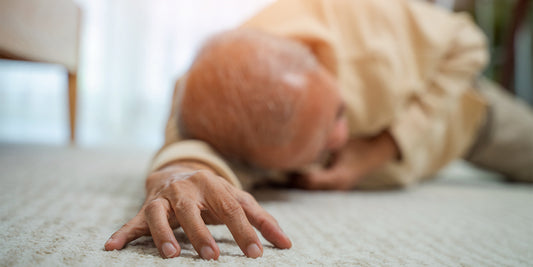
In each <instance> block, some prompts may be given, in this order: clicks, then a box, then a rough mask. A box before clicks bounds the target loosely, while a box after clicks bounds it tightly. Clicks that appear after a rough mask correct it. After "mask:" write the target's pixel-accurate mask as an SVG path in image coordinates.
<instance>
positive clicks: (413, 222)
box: [0, 145, 533, 266]
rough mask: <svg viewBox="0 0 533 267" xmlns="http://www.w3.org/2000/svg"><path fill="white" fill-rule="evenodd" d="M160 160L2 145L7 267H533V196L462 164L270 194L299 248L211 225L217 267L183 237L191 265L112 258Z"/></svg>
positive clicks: (2, 250)
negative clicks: (251, 240) (258, 243)
mask: <svg viewBox="0 0 533 267" xmlns="http://www.w3.org/2000/svg"><path fill="white" fill-rule="evenodd" d="M150 156H151V153H150V152H147V151H141V150H125V151H118V150H115V151H113V150H81V149H72V148H53V147H29V146H15V145H0V170H1V176H0V177H1V180H0V181H1V183H0V201H1V202H0V203H1V206H0V240H1V242H0V265H1V266H37V265H39V266H112V265H121V266H132V265H135V266H148V265H154V266H177V265H182V264H186V265H204V266H208V265H209V266H211V265H227V266H249V265H263V266H272V265H276V266H279V265H288V266H294V265H322V266H346V265H349V266H383V265H385V266H413V265H430V266H437V265H438V266H528V265H529V266H531V264H532V263H533V186H531V185H523V184H507V183H503V182H501V181H500V180H499V179H498V178H497V177H494V176H491V175H489V174H486V173H482V172H479V171H475V170H472V169H469V168H468V167H465V165H464V164H460V163H457V164H454V165H453V166H452V167H451V168H448V169H447V170H445V171H444V172H443V173H442V174H440V175H439V176H442V177H440V178H439V179H437V180H435V181H431V182H428V183H425V184H422V185H419V186H416V187H413V188H409V189H406V190H397V191H375V192H349V193H339V192H304V191H298V190H261V191H258V192H255V196H256V197H257V199H258V200H259V202H260V203H261V205H262V206H263V207H264V208H265V209H266V210H268V211H269V212H270V213H271V214H272V215H274V217H276V218H277V219H278V221H279V222H280V224H281V226H282V227H283V229H284V230H285V232H286V233H287V234H288V235H289V236H290V237H291V239H292V241H293V248H292V249H289V250H279V249H275V248H273V247H272V246H271V245H270V244H269V243H268V242H266V241H264V240H263V244H264V247H265V250H264V255H263V257H262V258H259V259H255V260H253V259H248V258H246V257H244V256H243V255H242V253H241V252H240V250H239V248H238V247H237V245H236V244H235V242H234V241H233V239H232V237H231V234H230V233H229V231H228V230H227V229H226V228H225V226H210V227H209V229H210V230H211V232H212V233H213V235H214V237H215V239H216V240H217V243H218V244H219V246H220V251H221V257H220V258H219V260H218V261H216V262H215V261H204V260H201V259H199V257H198V256H197V253H196V252H195V251H194V249H193V248H192V246H191V244H190V243H189V242H188V240H187V238H186V237H185V235H184V234H183V232H182V231H181V230H176V231H175V233H176V237H177V239H178V242H179V243H180V244H181V246H182V255H181V256H180V257H178V258H174V259H162V258H160V256H159V254H158V251H157V249H156V248H155V246H154V244H153V242H152V240H151V238H149V237H144V238H141V239H139V240H137V241H135V242H133V243H132V244H130V245H128V246H127V247H126V248H125V249H124V250H122V251H112V252H106V251H104V250H103V244H104V242H105V241H106V239H107V238H108V237H109V236H110V235H111V234H112V233H113V232H114V231H115V230H116V229H118V228H119V227H120V226H121V225H122V224H124V223H125V222H126V221H127V220H128V219H129V218H131V217H132V216H133V215H135V214H136V212H137V210H138V208H139V207H140V205H141V203H142V199H143V196H144V192H143V185H144V174H145V171H146V167H147V163H148V161H149V159H150Z"/></svg>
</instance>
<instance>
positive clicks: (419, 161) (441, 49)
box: [361, 1, 488, 188]
mask: <svg viewBox="0 0 533 267" xmlns="http://www.w3.org/2000/svg"><path fill="white" fill-rule="evenodd" d="M406 12H407V16H408V18H409V21H410V23H408V25H407V26H408V27H410V30H409V33H410V39H411V40H413V41H414V42H416V43H418V44H423V46H422V47H420V46H419V47H418V49H417V50H416V51H415V52H416V56H415V58H418V59H417V61H418V62H422V63H423V64H421V65H419V68H420V71H419V73H421V74H422V75H421V76H420V77H422V81H423V83H422V84H421V87H420V89H419V90H416V89H415V90H413V91H412V92H411V93H410V94H408V95H407V97H406V98H405V104H404V105H405V106H404V108H401V109H400V110H398V111H397V115H396V116H395V119H394V120H393V121H392V123H391V126H390V128H389V130H390V132H391V134H392V136H393V137H394V139H395V141H396V143H397V145H398V147H399V150H400V151H401V160H399V161H395V162H391V163H389V164H387V165H386V166H385V167H384V168H382V169H381V170H380V171H378V172H376V173H374V174H372V175H371V176H370V177H368V178H367V179H366V180H365V181H363V183H362V184H361V187H363V188H372V187H383V186H398V185H400V186H405V185H409V184H411V183H414V182H416V181H418V180H420V179H423V178H427V177H428V176H430V175H433V174H434V172H435V171H436V170H438V169H440V168H442V167H443V166H444V165H446V164H447V163H449V162H450V161H452V160H453V159H455V158H457V157H460V156H462V155H463V154H464V153H465V152H466V149H467V148H468V147H469V145H470V144H471V143H472V142H473V138H474V137H475V133H476V131H477V129H478V128H479V125H480V123H481V122H482V117H483V116H484V114H485V113H484V111H485V104H484V101H483V99H482V98H481V97H480V96H479V95H478V94H477V92H475V90H474V89H473V88H474V85H473V84H474V81H475V78H476V77H477V76H478V75H479V74H480V72H481V70H482V69H483V67H484V66H485V64H486V63H487V61H488V50H487V45H486V40H485V37H484V35H483V33H482V32H481V30H480V29H479V28H478V27H477V26H476V25H475V24H474V23H473V21H472V20H471V18H470V17H469V16H468V15H466V14H453V13H449V12H446V11H444V10H440V9H436V8H434V7H433V6H429V5H428V4H426V3H421V2H419V1H410V2H408V5H406ZM414 47H416V46H414ZM430 53H434V54H433V55H432V56H426V55H429V54H430ZM428 58H430V59H431V60H428V61H425V60H427V59H428Z"/></svg>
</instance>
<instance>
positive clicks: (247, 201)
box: [240, 192, 256, 207]
mask: <svg viewBox="0 0 533 267" xmlns="http://www.w3.org/2000/svg"><path fill="white" fill-rule="evenodd" d="M240 202H241V205H243V206H248V207H250V206H253V205H254V204H255V203H256V201H255V198H254V197H253V196H252V194H250V193H248V192H243V193H242V195H241V198H240Z"/></svg>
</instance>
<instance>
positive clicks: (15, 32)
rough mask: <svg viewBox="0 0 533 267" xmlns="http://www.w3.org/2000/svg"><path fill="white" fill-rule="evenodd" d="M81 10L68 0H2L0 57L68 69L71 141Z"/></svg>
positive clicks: (74, 109)
mask: <svg viewBox="0 0 533 267" xmlns="http://www.w3.org/2000/svg"><path fill="white" fill-rule="evenodd" d="M80 24H81V10H80V8H79V7H78V6H77V5H76V4H75V3H74V2H73V1H71V0H47V1H41V0H1V1H0V58H3V59H10V60H24V61H34V62H48V63H55V64H60V65H62V66H64V67H65V68H66V70H67V71H68V110H69V124H70V125H69V126H70V141H71V143H72V144H73V143H74V142H75V140H76V102H77V96H76V95H77V88H76V87H77V73H78V62H79V56H78V55H79V52H78V51H79V46H80Z"/></svg>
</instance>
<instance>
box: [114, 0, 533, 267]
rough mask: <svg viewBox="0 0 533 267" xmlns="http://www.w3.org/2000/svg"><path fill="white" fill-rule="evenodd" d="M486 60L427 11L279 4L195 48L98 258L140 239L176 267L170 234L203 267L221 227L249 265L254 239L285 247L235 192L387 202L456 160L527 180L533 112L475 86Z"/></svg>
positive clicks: (457, 26)
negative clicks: (277, 191)
mask: <svg viewBox="0 0 533 267" xmlns="http://www.w3.org/2000/svg"><path fill="white" fill-rule="evenodd" d="M487 57H488V56H487V49H486V43H485V38H484V36H483V34H482V33H481V32H480V30H479V29H478V28H477V27H476V26H474V24H473V23H472V22H471V20H470V19H469V18H468V17H467V16H465V15H461V14H452V13H449V12H446V11H443V10H440V9H437V8H436V7H434V6H430V5H429V4H425V3H423V2H419V1H406V0H395V1H390V0H359V1H349V0H280V1H278V2H276V3H274V4H273V5H271V6H270V7H268V8H266V9H264V10H263V11H262V12H260V13H259V14H258V15H256V16H255V17H253V18H252V19H251V20H249V21H248V22H246V23H245V24H244V25H243V26H242V27H241V28H239V29H237V30H233V31H229V32H225V33H222V34H219V35H216V36H215V37H213V38H212V39H210V40H209V41H208V42H206V44H205V45H204V47H203V48H202V49H201V50H200V52H199V53H198V55H197V57H196V59H195V60H194V62H193V64H192V66H191V68H190V70H189V71H188V72H187V74H186V75H185V76H184V77H182V78H181V79H180V80H179V81H178V82H177V84H176V88H175V94H174V99H173V107H172V111H171V114H170V119H169V121H168V125H167V128H166V142H165V145H164V146H163V148H162V149H161V150H160V151H159V153H158V154H157V155H156V157H155V158H154V160H153V164H152V172H151V174H150V175H149V177H148V178H147V181H146V190H147V197H146V202H145V204H144V206H143V207H142V209H141V211H140V212H139V213H138V215H137V216H135V217H134V218H133V219H132V220H131V221H130V222H129V223H127V224H125V225H124V226H123V227H122V228H121V229H120V230H118V231H117V232H116V233H115V234H113V236H112V237H111V238H110V239H109V241H108V242H107V243H106V245H105V248H106V250H113V249H121V248H123V247H124V246H125V245H126V244H127V243H128V242H130V241H132V240H134V239H136V238H138V237H140V236H142V235H151V236H152V237H153V240H154V242H155V244H156V246H157V248H158V249H159V251H160V253H161V255H162V256H163V257H167V258H172V257H176V256H178V255H179V254H180V246H179V244H178V243H177V241H176V238H175V237H174V234H173V231H172V229H173V228H176V227H178V226H179V227H182V228H183V230H184V232H185V234H186V235H187V236H188V238H189V239H190V241H191V243H192V245H193V246H194V248H195V250H196V251H197V252H198V254H199V255H200V256H201V257H202V258H203V259H217V258H218V257H219V255H220V251H219V249H218V246H217V245H216V243H215V240H214V239H213V237H212V236H211V234H210V233H209V230H208V229H207V227H206V224H211V223H223V224H226V225H227V227H228V228H229V230H230V231H231V233H232V235H233V236H234V238H235V241H236V242H237V244H238V245H239V247H240V248H241V249H242V251H243V252H244V254H245V255H246V256H248V257H252V258H256V257H260V256H261V255H262V251H263V249H262V245H261V243H260V241H259V239H258V237H257V235H256V233H255V231H254V230H253V228H252V225H253V226H255V227H256V228H257V229H258V230H259V231H260V232H261V233H262V235H263V236H264V237H265V238H266V239H267V240H269V241H270V242H272V243H273V244H274V245H275V246H276V247H279V248H289V247H291V241H290V240H289V238H288V237H287V236H286V235H285V234H284V233H283V232H282V231H281V229H280V227H279V226H278V224H277V222H276V221H275V219H274V218H273V217H272V216H271V215H269V214H268V213H267V212H265V211H264V210H263V209H262V208H261V207H260V206H259V205H258V203H257V202H256V201H255V200H254V198H253V197H252V196H251V195H250V194H248V193H246V192H245V191H243V189H244V190H246V189H248V188H250V186H252V185H254V184H257V183H261V182H264V181H268V180H271V181H272V180H275V181H276V182H278V183H283V182H284V181H285V182H286V183H288V184H289V183H290V184H293V185H294V184H295V185H297V186H300V187H302V188H305V189H340V190H346V189H352V188H363V189H367V188H372V189H376V188H385V187H398V186H406V185H410V184H413V183H416V182H418V181H421V180H423V179H426V178H429V177H431V176H432V174H434V173H435V172H436V171H438V170H439V169H440V168H442V167H443V166H445V165H446V164H447V163H449V162H450V161H452V160H454V159H457V158H461V157H463V158H464V159H466V160H468V161H470V162H472V163H474V164H477V165H479V166H483V167H486V168H488V169H491V170H494V171H498V172H500V173H502V174H505V175H506V176H507V177H509V179H514V180H519V181H532V180H533V171H532V169H533V168H532V166H533V140H532V139H533V137H532V135H531V133H533V113H532V112H531V110H530V109H529V108H528V107H526V105H524V104H522V103H520V102H518V101H517V100H515V99H513V98H512V97H511V96H509V95H506V94H505V93H504V92H503V91H502V90H501V89H500V88H498V86H496V85H495V84H493V83H491V82H489V81H487V80H484V79H482V78H479V77H478V76H479V74H480V71H481V70H482V68H483V67H484V65H485V63H486V62H487ZM289 174H290V175H289ZM295 174H296V175H295Z"/></svg>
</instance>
